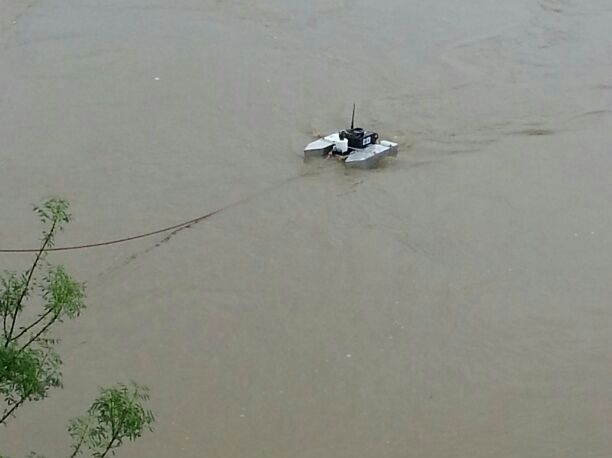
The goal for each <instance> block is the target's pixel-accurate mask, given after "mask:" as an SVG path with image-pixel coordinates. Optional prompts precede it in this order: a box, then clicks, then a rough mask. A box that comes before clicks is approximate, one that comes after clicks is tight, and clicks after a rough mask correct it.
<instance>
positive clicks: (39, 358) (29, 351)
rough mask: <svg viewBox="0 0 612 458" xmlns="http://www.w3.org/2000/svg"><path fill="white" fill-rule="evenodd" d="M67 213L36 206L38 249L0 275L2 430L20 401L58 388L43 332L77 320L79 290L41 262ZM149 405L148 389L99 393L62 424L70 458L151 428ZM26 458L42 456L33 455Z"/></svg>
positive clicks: (54, 360) (96, 452)
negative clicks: (30, 305) (20, 266)
mask: <svg viewBox="0 0 612 458" xmlns="http://www.w3.org/2000/svg"><path fill="white" fill-rule="evenodd" d="M68 210H69V205H68V203H67V202H66V201H64V200H62V199H57V198H53V199H49V200H47V201H46V202H44V203H43V205H41V206H40V207H35V211H36V213H37V214H38V216H39V218H40V220H41V222H42V223H43V224H45V225H46V227H45V229H44V230H43V236H42V240H41V248H40V249H39V251H38V252H37V253H36V255H35V257H34V259H33V261H32V265H31V266H30V268H29V269H27V270H26V271H25V272H5V273H4V274H3V275H0V317H1V319H2V328H0V332H1V335H0V397H1V399H0V424H2V423H4V424H6V422H7V421H8V420H9V419H10V418H11V417H12V416H14V415H15V411H16V410H17V409H18V408H19V407H21V406H22V405H23V404H24V403H26V402H33V401H40V400H42V399H44V398H46V397H47V395H48V393H49V391H50V390H51V389H52V388H60V387H62V374H61V371H60V367H61V365H62V361H61V359H60V357H59V355H58V353H57V352H56V350H55V345H56V344H57V339H55V338H52V337H51V336H50V335H49V334H50V331H51V330H52V328H53V327H54V325H57V324H58V323H61V322H63V321H64V320H65V319H74V318H77V317H78V316H79V315H80V313H81V312H82V311H83V310H84V309H85V302H84V299H85V288H84V285H83V284H81V283H79V282H77V281H75V280H74V279H73V278H72V277H71V276H70V275H69V274H68V273H67V272H66V270H65V269H64V267H63V266H53V265H51V264H49V263H47V262H46V260H45V257H46V255H47V252H48V251H47V250H48V248H50V247H52V246H53V244H54V242H55V235H56V234H57V233H58V232H59V231H61V230H63V228H64V226H65V225H66V224H67V223H69V222H70V220H71V218H72V216H71V214H70V213H69V211H68ZM34 294H36V295H37V296H38V297H39V298H40V301H38V303H39V304H40V305H39V307H40V311H39V313H38V314H34V313H28V314H27V316H29V317H32V316H33V317H34V318H30V319H29V320H28V319H27V318H24V316H23V311H24V309H25V306H26V302H27V301H28V300H29V299H30V298H31V297H32V296H33V295H34ZM148 399H149V392H148V389H147V388H146V387H144V386H140V385H137V384H135V383H132V384H130V385H123V384H118V385H116V386H115V387H112V388H102V389H101V390H100V393H99V395H98V397H97V398H96V399H95V401H94V402H93V404H92V406H91V407H90V408H89V410H88V411H87V413H86V414H85V415H83V416H81V417H78V418H75V419H73V420H71V421H70V423H69V425H68V433H69V434H70V436H71V437H72V439H73V445H72V455H71V457H72V458H73V457H76V456H79V455H81V454H82V453H83V451H84V450H87V451H88V452H89V455H90V456H92V457H93V458H104V457H105V456H107V455H108V454H109V453H111V454H114V453H115V450H116V449H117V448H118V447H120V446H121V445H122V443H123V442H124V441H126V440H129V441H133V440H136V439H137V438H139V437H140V436H141V435H142V433H143V432H144V431H145V430H152V425H153V422H154V417H153V414H152V413H151V411H150V410H147V409H145V408H144V407H143V404H144V403H145V402H146V401H148ZM2 401H3V404H4V405H2ZM0 458H3V456H2V455H0ZM4 458H6V457H4ZM28 458H44V456H43V455H39V454H37V453H34V452H32V453H31V454H30V455H28Z"/></svg>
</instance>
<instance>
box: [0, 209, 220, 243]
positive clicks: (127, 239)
mask: <svg viewBox="0 0 612 458" xmlns="http://www.w3.org/2000/svg"><path fill="white" fill-rule="evenodd" d="M223 210H224V209H223V208H221V209H219V210H215V211H213V212H210V213H207V214H205V215H202V216H198V217H197V218H193V219H190V220H189V221H184V222H182V223H179V224H175V225H174V226H168V227H164V228H162V229H157V230H155V231H151V232H145V233H144V234H138V235H132V236H130V237H124V238H121V239H115V240H107V241H104V242H97V243H87V244H84V245H72V246H62V247H51V248H46V249H45V251H72V250H84V249H86V248H96V247H101V246H109V245H117V244H119V243H124V242H130V241H132V240H138V239H144V238H145V237H151V236H153V235H157V234H163V233H164V232H170V231H174V230H176V229H181V228H183V227H187V226H191V225H192V224H195V223H199V222H200V221H202V220H204V219H206V218H210V217H211V216H213V215H216V214H217V213H219V212H220V211H223ZM39 251H40V248H13V249H0V253H38V252H39Z"/></svg>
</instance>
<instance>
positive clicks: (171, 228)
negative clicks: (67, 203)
mask: <svg viewBox="0 0 612 458" xmlns="http://www.w3.org/2000/svg"><path fill="white" fill-rule="evenodd" d="M305 176H308V174H301V175H295V176H293V177H290V178H288V179H286V180H285V181H283V182H281V183H278V184H276V185H274V186H270V187H268V188H266V189H263V190H262V191H260V192H257V193H255V194H254V195H252V196H249V197H247V198H245V199H242V200H240V201H238V202H234V203H233V204H230V205H227V206H225V207H223V208H219V209H218V210H215V211H212V212H210V213H206V214H205V215H202V216H198V217H197V218H193V219H190V220H188V221H183V222H182V223H179V224H174V225H173V226H168V227H164V228H162V229H157V230H154V231H151V232H145V233H143V234H137V235H132V236H130V237H123V238H120V239H115V240H107V241H104V242H97V243H87V244H83V245H72V246H63V247H52V248H46V249H45V251H74V250H84V249H87V248H96V247H101V246H110V245H117V244H119V243H125V242H130V241H132V240H138V239H144V238H146V237H151V236H153V235H158V234H163V233H164V232H170V231H174V230H177V229H181V228H186V227H189V226H191V225H192V224H196V223H199V222H200V221H202V220H205V219H207V218H210V217H211V216H214V215H216V214H217V213H220V212H222V211H224V210H227V209H228V208H230V207H233V206H235V205H239V204H241V203H244V202H246V201H249V200H251V199H254V198H255V197H257V196H259V195H261V194H264V193H266V192H269V191H272V190H274V189H276V188H279V187H280V186H283V185H285V184H287V183H289V182H291V181H293V180H296V179H298V178H302V177H305ZM38 251H40V248H12V249H0V253H38Z"/></svg>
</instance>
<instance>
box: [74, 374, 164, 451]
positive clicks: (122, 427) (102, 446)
mask: <svg viewBox="0 0 612 458" xmlns="http://www.w3.org/2000/svg"><path fill="white" fill-rule="evenodd" d="M148 399H149V390H148V389H147V388H146V387H143V386H139V385H137V384H136V383H132V384H130V385H124V384H118V385H117V386H115V387H113V388H102V389H101V390H100V394H99V395H98V397H97V398H96V400H95V401H94V403H93V404H92V406H91V407H90V408H89V410H88V411H87V414H86V415H83V416H81V417H77V418H75V419H73V420H71V421H70V424H69V426H68V432H69V433H70V436H71V437H72V439H73V454H72V455H71V456H72V457H75V456H78V455H80V454H81V452H82V450H83V448H84V447H85V448H87V449H89V451H90V453H91V456H93V457H94V458H104V457H105V456H106V455H107V454H108V453H109V452H110V453H112V454H114V453H115V449H116V448H118V447H120V446H121V444H122V443H123V441H124V440H130V441H134V440H136V439H138V438H139V437H140V436H141V435H142V433H143V432H144V430H145V429H148V430H149V431H152V425H153V422H154V421H155V418H154V416H153V413H152V412H151V411H150V410H147V409H145V408H144V407H143V405H142V403H143V402H144V401H147V400H148Z"/></svg>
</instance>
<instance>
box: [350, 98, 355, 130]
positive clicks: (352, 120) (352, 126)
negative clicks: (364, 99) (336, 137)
mask: <svg viewBox="0 0 612 458" xmlns="http://www.w3.org/2000/svg"><path fill="white" fill-rule="evenodd" d="M354 128H355V104H353V117H352V118H351V130H353V129H354Z"/></svg>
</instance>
